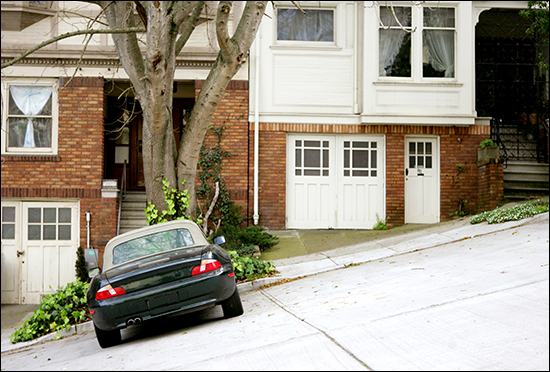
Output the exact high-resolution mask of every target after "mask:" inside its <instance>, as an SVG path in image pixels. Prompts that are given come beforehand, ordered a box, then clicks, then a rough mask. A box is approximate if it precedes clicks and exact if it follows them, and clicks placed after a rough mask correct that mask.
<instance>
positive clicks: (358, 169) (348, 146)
mask: <svg viewBox="0 0 550 372" xmlns="http://www.w3.org/2000/svg"><path fill="white" fill-rule="evenodd" d="M377 150H378V145H377V143H376V142H370V141H344V168H343V172H344V177H377V175H378V170H377V165H378V164H377Z"/></svg>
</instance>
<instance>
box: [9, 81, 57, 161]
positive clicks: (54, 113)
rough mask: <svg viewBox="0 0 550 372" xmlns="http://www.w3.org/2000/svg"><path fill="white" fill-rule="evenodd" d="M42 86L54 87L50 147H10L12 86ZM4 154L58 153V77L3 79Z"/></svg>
mask: <svg viewBox="0 0 550 372" xmlns="http://www.w3.org/2000/svg"><path fill="white" fill-rule="evenodd" d="M12 85H17V86H40V87H51V88H52V96H51V101H52V114H51V118H52V138H51V146H50V147H32V148H25V147H9V118H10V116H9V115H8V114H9V103H10V86H12ZM1 90H2V134H1V153H2V155H57V154H58V135H59V100H58V97H59V95H58V91H59V81H58V79H2V88H1Z"/></svg>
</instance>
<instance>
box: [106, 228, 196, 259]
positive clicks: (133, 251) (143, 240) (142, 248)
mask: <svg viewBox="0 0 550 372" xmlns="http://www.w3.org/2000/svg"><path fill="white" fill-rule="evenodd" d="M193 244H195V242H194V240H193V237H192V236H191V233H190V232H189V230H187V229H174V230H167V231H160V232H157V233H154V234H151V235H146V236H141V237H139V238H136V239H133V240H129V241H127V242H124V243H122V244H119V245H117V246H116V247H115V248H114V249H113V265H118V264H121V263H123V262H126V261H130V260H134V259H136V258H140V257H144V256H148V255H150V254H153V253H159V252H164V251H169V250H171V249H174V248H181V247H187V246H190V245H193Z"/></svg>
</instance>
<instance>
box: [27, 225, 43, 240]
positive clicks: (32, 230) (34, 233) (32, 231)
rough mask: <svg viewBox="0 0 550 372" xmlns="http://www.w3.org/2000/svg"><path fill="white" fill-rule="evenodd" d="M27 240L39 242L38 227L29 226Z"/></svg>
mask: <svg viewBox="0 0 550 372" xmlns="http://www.w3.org/2000/svg"><path fill="white" fill-rule="evenodd" d="M28 232H29V237H28V239H29V240H40V225H29V228H28Z"/></svg>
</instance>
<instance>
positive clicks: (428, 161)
mask: <svg viewBox="0 0 550 372" xmlns="http://www.w3.org/2000/svg"><path fill="white" fill-rule="evenodd" d="M426 168H427V169H432V157H431V156H426Z"/></svg>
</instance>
